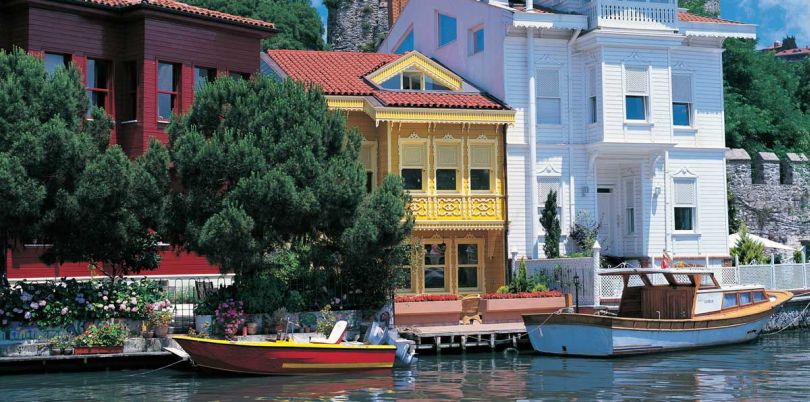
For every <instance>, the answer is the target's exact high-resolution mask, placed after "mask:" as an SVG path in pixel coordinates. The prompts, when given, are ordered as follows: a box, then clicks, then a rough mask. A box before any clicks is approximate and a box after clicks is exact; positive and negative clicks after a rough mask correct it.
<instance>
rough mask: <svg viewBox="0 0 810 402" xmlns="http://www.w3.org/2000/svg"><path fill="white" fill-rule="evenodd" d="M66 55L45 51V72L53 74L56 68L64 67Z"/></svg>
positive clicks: (66, 59) (66, 60) (66, 61)
mask: <svg viewBox="0 0 810 402" xmlns="http://www.w3.org/2000/svg"><path fill="white" fill-rule="evenodd" d="M67 63H68V57H67V56H65V55H64V54H56V53H45V72H47V73H48V74H53V73H54V71H56V69H57V68H60V67H66V66H67Z"/></svg>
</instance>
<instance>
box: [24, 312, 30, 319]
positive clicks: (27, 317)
mask: <svg viewBox="0 0 810 402" xmlns="http://www.w3.org/2000/svg"><path fill="white" fill-rule="evenodd" d="M25 319H26V320H30V319H31V312H30V311H26V312H25Z"/></svg>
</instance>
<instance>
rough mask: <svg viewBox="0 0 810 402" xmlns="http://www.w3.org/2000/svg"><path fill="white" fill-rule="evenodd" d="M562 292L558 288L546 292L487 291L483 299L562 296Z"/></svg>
mask: <svg viewBox="0 0 810 402" xmlns="http://www.w3.org/2000/svg"><path fill="white" fill-rule="evenodd" d="M561 296H562V293H560V292H559V291H557V290H548V291H545V292H521V293H485V294H484V295H483V296H481V298H482V299H529V298H533V297H561Z"/></svg>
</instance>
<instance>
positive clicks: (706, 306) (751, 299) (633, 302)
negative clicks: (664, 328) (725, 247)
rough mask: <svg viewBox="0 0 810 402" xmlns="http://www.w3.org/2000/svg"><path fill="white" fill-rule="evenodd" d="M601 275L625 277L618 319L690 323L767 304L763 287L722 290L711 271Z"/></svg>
mask: <svg viewBox="0 0 810 402" xmlns="http://www.w3.org/2000/svg"><path fill="white" fill-rule="evenodd" d="M601 275H610V276H621V277H622V280H623V282H624V291H623V293H622V299H621V302H620V304H619V313H618V314H619V317H626V318H643V319H665V320H675V319H690V318H695V317H699V316H702V315H707V314H713V313H718V312H726V311H728V312H730V311H732V310H735V309H740V308H745V307H748V306H751V305H754V304H759V303H764V302H767V301H768V296H767V294H766V293H765V289H764V288H763V287H761V286H738V287H733V288H729V287H727V288H721V287H720V284H719V283H718V282H717V279H716V278H715V277H714V273H713V272H712V271H709V270H697V269H622V270H606V271H604V272H602V273H601Z"/></svg>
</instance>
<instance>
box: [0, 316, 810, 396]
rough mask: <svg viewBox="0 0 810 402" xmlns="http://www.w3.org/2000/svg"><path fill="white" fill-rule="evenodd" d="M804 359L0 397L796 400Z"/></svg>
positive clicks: (581, 363) (431, 366)
mask: <svg viewBox="0 0 810 402" xmlns="http://www.w3.org/2000/svg"><path fill="white" fill-rule="evenodd" d="M808 361H810V334H807V333H800V332H793V333H787V334H780V335H779V336H775V337H767V338H764V339H762V340H761V341H759V342H757V343H754V344H748V345H742V346H736V347H724V348H716V349H711V350H704V351H700V352H693V353H673V354H666V355H657V356H643V357H634V358H625V359H564V358H554V357H544V356H536V355H531V354H527V353H521V354H514V353H511V354H503V353H492V354H490V353H480V354H472V353H471V354H467V355H466V356H461V355H443V356H423V357H422V358H421V359H420V360H419V364H418V365H416V366H415V367H411V368H397V369H395V370H394V372H393V373H391V372H390V371H383V372H378V373H368V374H354V375H346V374H343V375H323V376H314V377H303V376H297V377H223V376H218V375H206V374H202V373H195V372H182V371H175V370H163V371H160V372H157V373H150V374H145V375H139V374H142V372H109V373H84V374H54V375H47V376H43V375H19V376H5V377H3V378H2V379H0V400H15V401H16V400H37V401H39V400H43V401H62V400H70V401H73V400H83V401H84V400H98V401H107V400H134V401H148V402H155V401H163V400H172V401H229V400H240V401H250V400H315V399H317V400H401V401H411V400H425V399H432V400H437V399H441V400H458V399H465V400H514V399H571V400H573V399H579V400H593V399H608V400H610V399H653V398H664V397H666V398H673V399H690V400H693V399H722V400H729V399H806V397H805V395H806V393H807V391H808V386H807V383H806V380H805V379H806V378H807V377H808V375H810V366H808V365H807V362H808ZM392 374H393V375H392Z"/></svg>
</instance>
